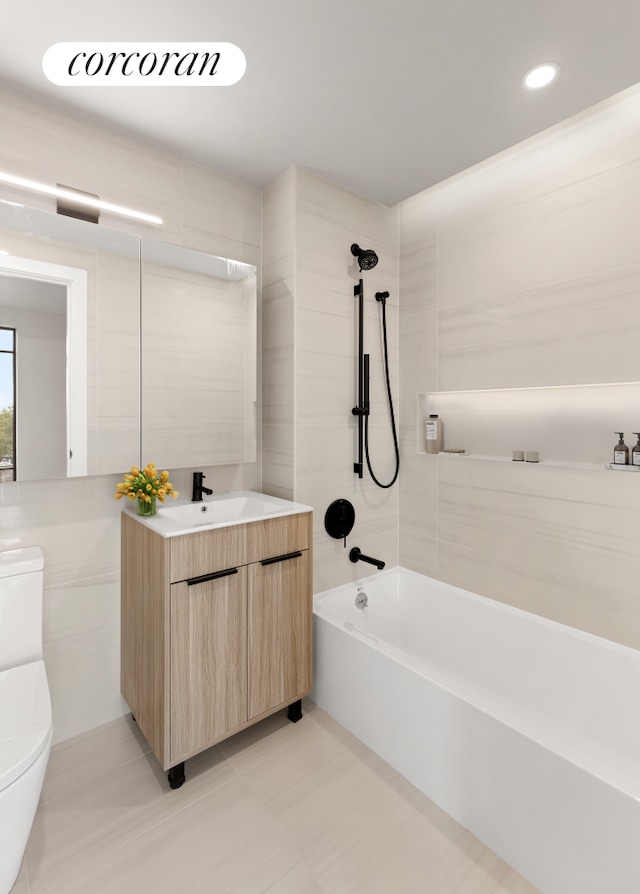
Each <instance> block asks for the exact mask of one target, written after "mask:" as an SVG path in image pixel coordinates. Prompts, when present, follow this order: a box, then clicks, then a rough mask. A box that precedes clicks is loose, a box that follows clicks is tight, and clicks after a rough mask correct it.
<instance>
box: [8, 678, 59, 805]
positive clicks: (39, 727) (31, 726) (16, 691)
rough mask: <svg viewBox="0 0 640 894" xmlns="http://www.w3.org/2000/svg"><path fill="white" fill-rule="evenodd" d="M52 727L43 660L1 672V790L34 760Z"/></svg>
mask: <svg viewBox="0 0 640 894" xmlns="http://www.w3.org/2000/svg"><path fill="white" fill-rule="evenodd" d="M51 731H52V720H51V700H50V698H49V686H48V684H47V674H46V672H45V669H44V661H33V662H31V664H24V665H22V666H21V667H12V668H10V669H9V670H6V671H2V672H0V791H2V790H3V789H5V788H6V787H7V786H8V785H11V783H12V782H13V781H14V780H16V779H17V778H18V777H19V776H21V775H22V774H23V773H24V771H25V770H27V769H28V768H29V767H30V766H31V765H32V764H33V762H34V761H35V760H36V758H37V757H38V756H39V755H40V754H41V753H42V751H43V749H44V748H45V747H46V745H47V744H48V741H49V739H50V736H51Z"/></svg>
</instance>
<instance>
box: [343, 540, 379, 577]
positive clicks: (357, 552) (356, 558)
mask: <svg viewBox="0 0 640 894" xmlns="http://www.w3.org/2000/svg"><path fill="white" fill-rule="evenodd" d="M349 558H350V559H351V561H352V562H367V563H368V564H369V565H375V566H376V568H377V569H378V571H382V569H383V568H384V562H382V561H381V560H380V559H372V558H371V556H365V554H364V553H363V552H362V551H361V549H360V547H359V546H354V547H353V549H352V550H351V552H350V553H349Z"/></svg>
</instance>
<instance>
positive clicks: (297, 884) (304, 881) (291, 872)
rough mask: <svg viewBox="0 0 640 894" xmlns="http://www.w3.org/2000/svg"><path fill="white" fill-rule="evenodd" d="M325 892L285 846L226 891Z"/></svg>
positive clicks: (250, 893) (248, 893) (249, 893)
mask: <svg viewBox="0 0 640 894" xmlns="http://www.w3.org/2000/svg"><path fill="white" fill-rule="evenodd" d="M267 891H268V892H269V894H325V892H324V890H323V889H322V888H321V887H320V885H319V884H318V882H317V880H316V879H315V878H314V877H313V875H312V873H311V871H310V869H309V868H308V867H307V865H306V863H305V862H304V860H302V859H301V857H300V855H299V854H298V852H297V851H296V849H295V848H293V847H286V848H284V849H283V850H282V851H280V852H279V853H277V854H276V855H275V856H274V857H271V858H270V859H269V860H267V861H266V862H265V863H263V864H262V866H260V868H259V869H256V871H255V872H253V873H252V874H251V875H250V876H248V877H247V878H246V879H244V880H243V881H242V882H240V883H239V884H238V885H234V887H233V888H231V889H230V890H229V892H228V894H265V892H267Z"/></svg>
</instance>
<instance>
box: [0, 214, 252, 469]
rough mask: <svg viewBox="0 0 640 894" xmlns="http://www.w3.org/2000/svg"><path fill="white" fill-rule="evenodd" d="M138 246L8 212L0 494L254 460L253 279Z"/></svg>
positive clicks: (0, 259)
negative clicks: (152, 467)
mask: <svg viewBox="0 0 640 894" xmlns="http://www.w3.org/2000/svg"><path fill="white" fill-rule="evenodd" d="M143 241H144V254H145V261H144V268H143V269H142V270H141V262H140V252H141V240H140V239H139V237H137V236H133V235H131V234H129V233H123V232H121V231H119V230H111V229H108V228H106V227H103V226H101V225H95V224H92V223H87V222H86V221H79V220H74V219H72V218H68V217H63V216H61V215H58V214H53V213H51V212H46V211H39V210H35V209H32V208H27V207H25V206H22V205H16V204H15V203H10V202H4V201H0V481H12V480H17V481H27V480H41V479H43V478H58V477H65V476H78V475H101V474H110V473H121V472H122V471H123V470H125V469H128V468H130V467H131V465H132V464H134V463H139V462H140V461H141V460H143V461H144V462H147V461H148V460H149V459H152V460H153V461H154V462H155V463H156V465H158V466H160V465H162V466H163V467H166V468H173V469H176V468H181V467H185V466H192V465H198V466H201V465H214V464H219V463H238V462H253V461H255V456H256V389H257V290H256V268H255V267H252V266H251V265H246V264H240V263H236V262H233V261H228V260H226V259H221V258H215V257H213V256H209V255H206V254H203V253H201V252H195V251H191V250H186V249H182V248H179V247H177V246H172V245H167V244H163V243H159V242H156V241H154V240H146V239H145V240H143ZM141 282H142V305H141ZM141 308H142V322H143V331H142V332H141V328H140V321H141ZM141 351H142V353H141ZM141 377H142V391H141ZM141 406H142V420H141V415H140V407H141ZM141 451H142V452H141ZM144 457H146V459H144Z"/></svg>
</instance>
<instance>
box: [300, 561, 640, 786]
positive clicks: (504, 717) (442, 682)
mask: <svg viewBox="0 0 640 894" xmlns="http://www.w3.org/2000/svg"><path fill="white" fill-rule="evenodd" d="M399 574H407V575H409V576H411V577H413V578H415V579H418V580H421V581H427V582H430V583H433V584H436V585H437V586H438V587H441V588H443V589H444V590H445V591H448V592H451V593H454V594H456V595H458V596H460V597H464V598H468V599H471V600H472V601H475V602H479V603H481V604H489V605H490V607H491V608H492V609H496V610H498V611H503V610H504V611H505V612H506V613H508V614H512V615H515V616H517V617H521V618H525V619H526V620H527V621H528V622H532V623H535V624H538V625H539V626H541V627H543V628H548V629H552V630H555V631H557V632H560V633H562V634H563V635H569V636H572V637H575V638H577V639H579V640H582V641H583V642H587V643H592V644H593V645H595V646H597V647H599V648H605V649H606V650H608V651H611V652H614V653H617V654H622V655H628V656H629V657H631V658H633V660H635V661H640V652H639V651H638V650H636V649H633V648H631V647H630V646H626V645H624V644H622V643H616V642H614V641H613V640H607V639H605V638H604V637H599V636H597V635H596V634H592V633H588V632H587V631H584V630H580V629H579V628H576V627H570V626H569V625H567V624H562V623H561V622H559V621H554V620H552V619H551V618H546V617H544V616H542V615H537V614H535V613H534V612H530V611H526V610H525V609H520V608H517V607H516V606H512V605H509V604H508V603H504V602H500V601H499V600H497V599H491V597H489V596H482V595H481V594H479V593H474V592H472V591H471V590H465V589H463V588H462V587H457V586H455V585H454V584H449V583H446V582H444V581H440V580H438V579H437V578H432V577H429V576H428V575H424V574H420V573H419V572H415V571H411V570H410V569H408V568H404V567H403V566H401V565H396V566H393V567H391V568H387V569H384V570H383V571H379V572H377V573H375V574H372V575H368V576H367V578H365V580H374V579H375V580H381V579H382V580H384V579H385V578H392V577H398V575H399ZM358 583H362V579H358V580H357V581H349V582H347V583H345V584H340V585H339V586H337V587H334V588H332V589H329V590H323V591H321V592H319V593H317V594H314V597H313V614H314V622H315V619H316V618H318V619H319V620H321V621H323V622H325V623H327V624H330V625H331V626H332V627H334V628H335V629H336V630H337V631H338V632H339V633H341V634H343V635H344V636H351V637H355V638H356V639H358V640H359V641H360V642H362V643H363V644H364V645H366V646H368V647H369V648H372V649H375V650H376V651H378V652H380V653H381V654H382V655H384V656H385V657H386V658H388V659H389V660H391V661H396V662H398V664H400V665H402V666H403V667H404V668H406V669H407V670H409V671H411V672H413V673H416V674H418V675H420V676H423V677H424V678H425V679H427V680H429V681H430V682H432V683H434V684H435V685H437V686H440V687H441V688H442V689H444V690H445V691H447V692H448V693H450V694H452V695H454V696H455V697H457V698H461V699H463V701H465V702H466V703H467V704H469V705H470V706H472V707H474V708H477V709H479V710H481V711H484V712H485V713H486V714H488V715H489V716H490V717H492V718H493V719H494V720H496V721H497V722H499V723H503V724H505V725H506V726H510V727H513V728H514V729H515V730H516V731H517V732H519V733H520V734H521V735H524V736H526V737H527V738H528V739H530V740H532V741H533V742H535V743H536V744H537V745H538V746H539V747H541V748H544V749H546V750H547V751H549V752H551V753H552V754H554V755H555V756H557V757H558V758H560V759H562V760H565V761H567V762H568V763H570V764H574V765H576V766H578V767H579V768H580V769H582V770H583V771H584V772H586V773H588V774H591V775H592V776H594V777H596V778H597V779H598V780H599V781H600V782H602V783H603V784H605V785H608V786H610V787H611V788H613V789H615V790H616V791H618V792H620V793H621V794H623V795H625V796H627V797H629V798H632V799H634V800H635V801H638V802H640V757H639V759H638V761H637V762H633V763H632V762H631V761H630V760H629V759H628V758H627V757H626V756H624V755H616V754H615V753H614V752H612V751H611V750H608V749H606V748H604V747H602V748H597V747H594V745H593V744H592V745H591V747H590V748H589V747H588V745H587V744H585V740H584V738H582V737H579V736H578V735H577V734H576V733H572V732H571V731H569V730H567V729H562V728H560V727H558V726H557V725H556V724H555V723H552V722H550V721H547V722H546V723H545V720H544V718H543V717H541V716H540V715H539V714H537V713H536V712H534V711H533V710H530V711H527V710H526V709H524V708H522V706H517V707H516V706H513V705H506V704H504V703H503V702H501V701H500V700H499V699H497V698H492V697H491V695H490V694H488V693H487V692H486V691H484V690H483V689H482V688H480V687H474V686H473V685H472V684H471V683H470V682H469V681H468V680H466V679H463V678H459V677H456V676H455V675H453V674H451V673H448V672H447V671H446V670H443V669H441V668H439V667H438V666H437V665H435V664H434V663H432V662H429V661H428V660H426V659H423V658H421V657H420V656H414V655H412V654H411V653H408V652H405V651H403V650H402V649H400V648H399V647H397V646H394V645H393V644H392V643H388V642H386V641H385V640H382V639H379V638H377V637H373V635H371V634H368V633H366V632H364V631H360V630H358V629H357V628H356V627H355V625H350V627H347V626H346V624H347V623H348V622H345V621H344V619H340V618H339V616H338V615H337V613H336V612H334V611H331V610H328V609H326V608H325V607H324V606H323V605H322V601H323V600H324V599H326V597H327V596H328V595H329V594H331V595H332V596H333V595H335V594H336V593H342V592H343V591H344V593H345V594H346V593H347V592H348V591H349V590H351V589H353V590H355V588H356V587H357V584H358ZM372 639H376V642H375V643H374V642H372Z"/></svg>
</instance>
